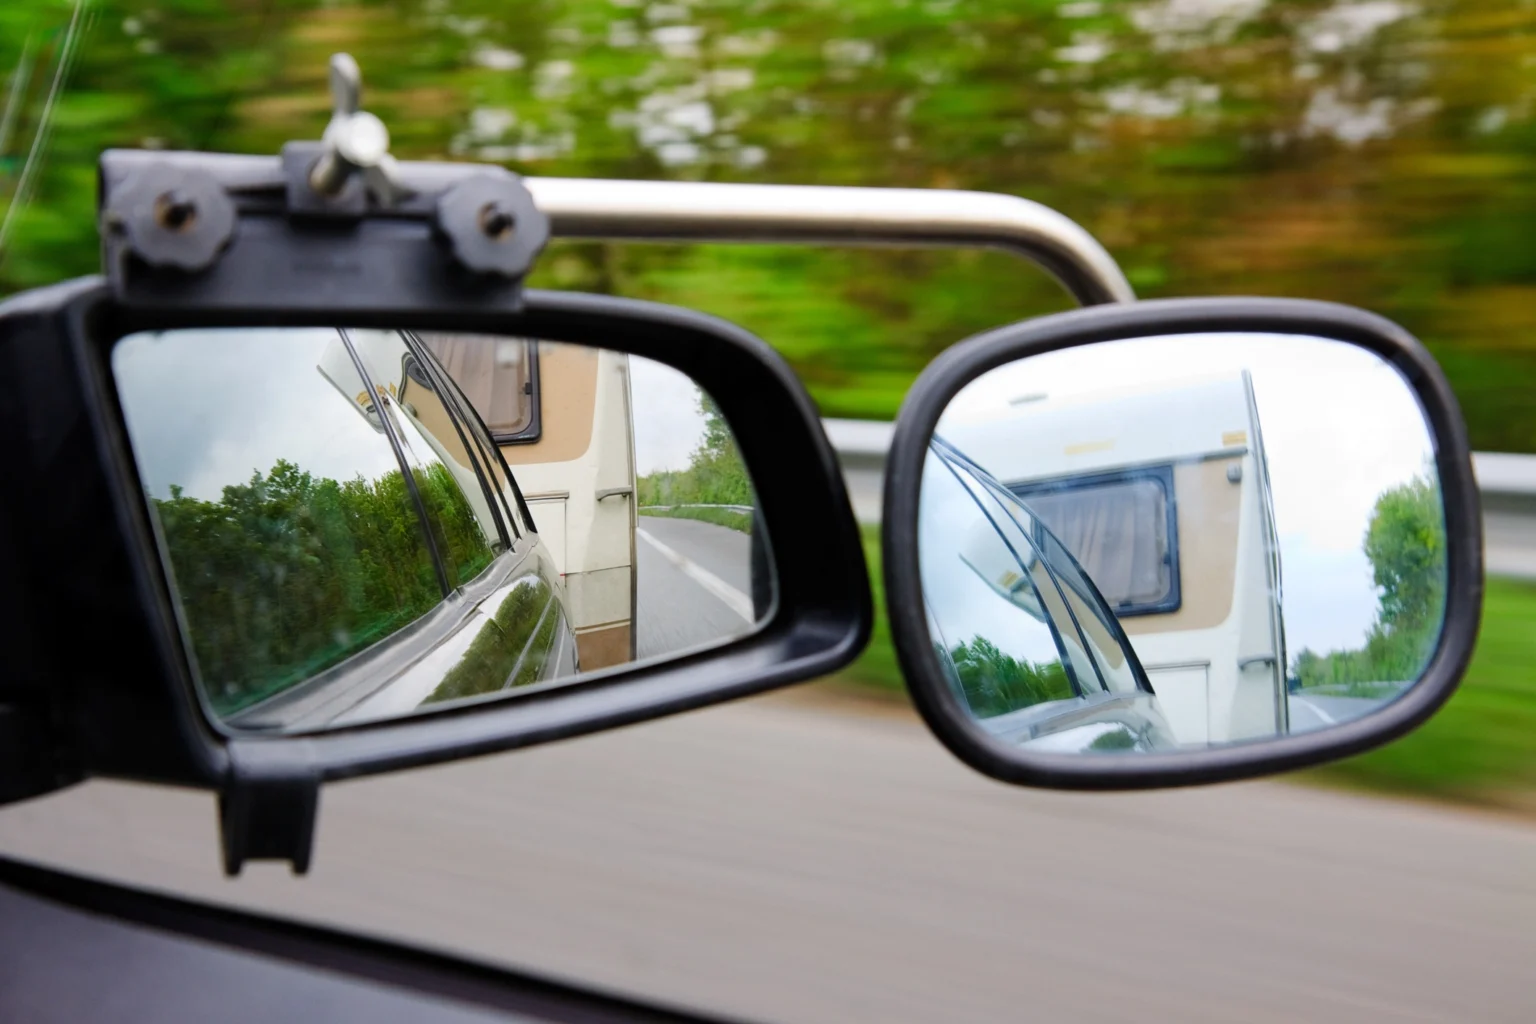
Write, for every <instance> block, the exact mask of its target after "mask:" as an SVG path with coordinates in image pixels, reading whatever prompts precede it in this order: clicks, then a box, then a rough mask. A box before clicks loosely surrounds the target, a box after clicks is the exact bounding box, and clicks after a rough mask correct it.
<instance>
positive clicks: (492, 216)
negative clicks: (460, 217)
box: [480, 203, 517, 242]
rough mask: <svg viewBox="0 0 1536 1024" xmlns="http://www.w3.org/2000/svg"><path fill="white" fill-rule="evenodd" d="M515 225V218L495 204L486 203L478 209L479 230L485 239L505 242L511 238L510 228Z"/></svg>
mask: <svg viewBox="0 0 1536 1024" xmlns="http://www.w3.org/2000/svg"><path fill="white" fill-rule="evenodd" d="M516 223H517V218H516V217H514V216H513V215H512V214H510V213H508V212H507V211H506V210H503V209H502V208H501V207H500V206H498V205H497V204H495V203H486V204H485V205H484V206H482V207H481V208H480V230H481V231H483V232H484V233H485V236H486V237H487V238H493V239H495V240H496V241H498V242H503V241H506V240H507V239H508V238H510V237H511V235H512V227H513V225H515V224H516Z"/></svg>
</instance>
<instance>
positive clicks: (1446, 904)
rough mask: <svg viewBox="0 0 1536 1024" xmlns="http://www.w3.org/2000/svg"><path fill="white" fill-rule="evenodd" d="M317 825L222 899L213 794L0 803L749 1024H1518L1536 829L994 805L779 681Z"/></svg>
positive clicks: (880, 730) (1068, 804) (1323, 805)
mask: <svg viewBox="0 0 1536 1024" xmlns="http://www.w3.org/2000/svg"><path fill="white" fill-rule="evenodd" d="M792 693H793V691H792ZM321 812H322V813H321V819H320V825H319V834H318V843H319V845H318V849H317V855H316V862H315V867H314V872H313V874H312V875H311V876H310V877H309V878H307V879H294V878H291V877H289V876H288V874H287V871H286V869H284V868H279V867H277V866H274V865H254V866H252V867H249V868H248V869H247V875H246V876H245V877H243V878H241V879H239V880H236V881H226V880H224V879H223V878H221V877H220V876H219V874H218V868H217V852H216V848H215V826H214V804H213V798H212V797H211V796H207V795H202V794H194V793H183V792H175V791H169V790H159V789H153V788H149V787H143V786H133V785H128V784H108V783H92V784H88V785H86V786H83V787H79V788H77V789H75V790H72V791H69V792H67V793H63V794H59V795H56V796H54V797H50V798H47V799H45V800H41V801H34V802H31V803H27V804H21V805H17V806H12V807H9V808H5V809H3V810H0V849H3V850H5V851H7V852H10V853H12V854H14V855H18V856H22V857H26V858H30V859H35V860H41V861H47V862H50V863H54V864H60V865H65V866H69V867H72V868H75V869H77V870H81V871H84V872H87V873H90V874H94V875H101V876H107V877H112V878H118V879H123V880H128V881H132V882H134V883H138V884H144V885H148V886H151V887H155V888H160V889H166V890H172V891H178V892H183V893H191V894H194V895H197V896H200V897H203V898H208V899H214V900H220V901H225V902H228V903H232V904H240V905H246V906H252V907H256V908H260V909H264V910H267V911H270V912H274V913H279V914H285V915H292V916H294V917H299V918H305V919H309V920H315V921H323V922H327V923H331V924H337V925H341V926H344V927H349V928H355V929H358V930H361V931H365V932H370V933H375V934H381V935H386V936H393V937H397V938H399V939H402V940H405V941H408V942H411V943H416V944H419V945H423V946H428V947H435V948H439V949H445V950H450V951H457V952H460V953H462V954H465V955H469V956H471V957H475V958H479V959H483V960H486V961H492V962H498V963H506V964H515V965H519V966H522V967H525V968H532V969H535V970H539V971H542V972H545V973H551V974H557V975H564V976H569V977H576V978H583V979H586V980H587V981H588V982H589V983H593V984H597V985H601V986H606V987H610V988H615V989H622V990H625V991H629V992H634V993H639V994H641V995H645V996H649V997H651V998H655V999H661V1000H666V1001H670V1002H674V1003H682V1004H687V1005H691V1006H695V1007H698V1008H702V1009H706V1010H713V1011H716V1012H723V1013H729V1014H734V1015H737V1016H741V1017H746V1018H750V1019H760V1020H782V1021H809V1022H818V1021H828V1022H831V1021H836V1022H847V1021H882V1022H886V1021H946V1022H947V1021H962V1020H964V1021H972V1020H983V1021H990V1020H999V1021H1003V1020H1006V1021H1018V1020H1043V1021H1135V1022H1138V1024H1145V1022H1147V1021H1164V1020H1178V1021H1222V1022H1231V1021H1298V1020H1306V1021H1349V1022H1356V1021H1365V1020H1369V1021H1457V1022H1460V1021H1472V1020H1475V1021H1529V1020H1533V1019H1536V987H1533V986H1532V984H1531V982H1530V973H1529V972H1530V965H1531V963H1532V962H1536V871H1533V870H1532V866H1533V865H1536V827H1533V826H1531V825H1528V824H1525V823H1522V822H1518V821H1510V820H1506V819H1501V818H1493V817H1489V816H1480V815H1475V814H1470V813H1461V812H1454V811H1446V810H1438V809H1433V808H1428V807H1423V806H1417V805H1409V804H1401V803H1395V802H1390V801H1384V800H1371V799H1366V798H1361V797H1355V796H1348V795H1340V794H1336V793H1330V792H1324V791H1317V790H1311V789H1306V788H1302V787H1298V786H1287V785H1284V784H1279V783H1249V784H1242V785H1232V786H1222V787H1215V788H1206V789H1196V790H1187V791H1175V792H1163V793H1140V794H1117V795H1086V794H1061V793H1047V792H1036V791H1031V790H1021V789H1012V788H1008V787H1005V786H1001V785H998V784H995V783H992V782H989V781H987V780H985V779H982V778H981V777H979V776H977V775H975V774H973V773H971V772H970V771H969V770H968V769H966V768H964V767H963V766H961V765H960V764H959V763H958V762H956V761H954V760H953V759H952V758H950V756H949V755H948V754H946V753H945V752H944V751H942V750H941V749H940V748H939V747H938V746H937V745H936V744H935V743H934V741H933V740H931V739H930V738H929V737H928V736H927V734H926V733H925V732H923V731H922V729H921V727H920V726H919V725H917V724H916V723H915V722H914V721H912V720H911V719H910V718H909V717H908V716H906V715H904V714H895V713H891V712H874V713H871V712H867V711H865V710H863V709H857V708H856V709H853V710H849V709H847V708H845V707H843V706H841V705H831V706H825V705H823V704H818V703H815V702H814V701H813V699H812V697H810V696H807V695H805V694H804V691H801V695H800V696H799V697H794V696H778V697H773V698H768V699H759V700H756V701H749V702H741V703H737V704H733V705H728V706H725V707H722V708H716V709H713V710H709V711H704V712H699V713H695V714H691V715H685V716H682V717H679V718H674V719H669V720H666V721H662V722H656V723H651V724H648V725H644V726H638V727H635V728H631V729H626V730H621V731H619V732H616V733H609V734H606V735H601V736H596V737H590V738H587V739H583V740H578V741H573V742H569V743H564V744H556V745H552V746H547V747H543V748H538V749H535V750H529V751H525V752H522V753H516V754H512V755H505V756H500V757H495V758H487V759H483V760H479V761H474V762H469V763H461V764H456V765H448V766H444V767H442V768H437V769H430V770H423V771H417V772H411V773H407V774H404V775H400V776H395V777H385V778H379V779H369V780H360V781H356V782H349V783H345V784H341V785H337V786H333V787H330V788H328V789H327V790H326V792H325V795H324V797H323V799H322V801H321Z"/></svg>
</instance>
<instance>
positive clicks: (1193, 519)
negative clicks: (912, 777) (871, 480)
mask: <svg viewBox="0 0 1536 1024" xmlns="http://www.w3.org/2000/svg"><path fill="white" fill-rule="evenodd" d="M885 488H886V490H885V510H884V529H885V533H884V565H885V574H886V587H887V593H888V607H889V609H890V617H891V626H892V629H891V633H892V636H893V638H894V640H895V644H896V649H897V653H898V656H899V658H900V661H901V665H902V668H903V670H904V672H905V673H906V676H907V680H908V685H909V688H910V690H911V692H912V695H913V699H914V701H915V702H916V704H917V706H918V709H919V710H920V711H921V713H922V715H923V717H924V719H925V720H926V721H927V723H928V724H929V726H930V727H931V728H932V729H933V731H934V733H935V734H936V735H937V736H938V737H939V738H940V740H942V741H943V742H944V743H945V744H946V745H947V746H948V747H949V748H950V750H951V751H953V752H954V753H955V754H956V755H958V756H959V757H960V758H961V759H962V760H964V761H966V762H967V763H968V764H970V765H971V766H972V767H974V768H976V769H978V770H979V771H982V772H984V773H986V774H988V775H991V776H993V777H994V778H998V779H1002V780H1004V781H1008V782H1015V783H1020V784H1026V785H1037V786H1052V787H1058V788H1069V789H1131V788H1144V787H1155V786H1172V785H1186V784H1191V783H1199V782H1214V781H1218V780H1223V779H1236V778H1244V777H1249V776H1254V775H1260V774H1266V773H1269V772H1275V771H1280V770H1283V769H1288V768H1296V767H1301V766H1304V765H1310V764H1316V763H1319V762H1322V761H1327V760H1331V759H1334V758H1339V757H1343V756H1345V755H1347V754H1351V753H1355V752H1358V751H1362V750H1365V749H1368V748H1370V747H1373V746H1376V745H1378V744H1380V743H1384V742H1386V741H1387V740H1389V739H1391V738H1393V737H1395V736H1398V735H1401V734H1402V733H1404V732H1406V731H1408V730H1410V729H1412V728H1414V727H1415V726H1416V725H1418V724H1419V723H1421V722H1423V721H1424V720H1425V719H1426V718H1428V717H1429V716H1430V715H1431V714H1433V713H1434V711H1435V710H1436V709H1437V708H1438V707H1439V706H1440V705H1441V704H1442V703H1443V702H1444V701H1445V700H1446V699H1447V698H1448V697H1449V696H1450V694H1451V692H1452V691H1453V690H1454V689H1455V686H1456V683H1457V682H1458V680H1459V679H1460V677H1461V674H1462V672H1463V671H1464V669H1465V667H1466V664H1467V660H1468V658H1469V657H1470V654H1471V650H1472V645H1473V641H1474V638H1475V636H1476V633H1477V625H1478V618H1479V614H1480V611H1481V604H1482V586H1483V577H1482V538H1481V519H1480V515H1479V509H1478V497H1477V491H1476V488H1475V486H1474V483H1473V476H1472V468H1471V460H1470V454H1469V451H1468V446H1467V440H1466V431H1465V427H1464V424H1463V422H1462V419H1461V415H1460V413H1459V411H1458V410H1457V407H1456V403H1455V399H1454V397H1453V396H1452V394H1451V391H1450V388H1449V386H1448V385H1447V384H1446V381H1445V378H1444V376H1443V375H1442V374H1441V372H1440V370H1439V368H1438V366H1436V364H1435V362H1434V360H1433V359H1432V358H1431V357H1430V356H1429V354H1428V353H1427V352H1426V351H1425V349H1424V348H1423V347H1422V346H1421V345H1420V344H1419V343H1418V342H1417V341H1415V340H1414V339H1413V338H1412V337H1410V336H1409V335H1408V334H1407V333H1406V332H1405V331H1403V330H1402V329H1401V328H1400V327H1397V326H1396V325H1394V324H1392V323H1389V322H1388V321H1385V320H1383V319H1381V318H1379V317H1376V316H1373V315H1371V314H1368V313H1364V312H1361V311H1359V310H1355V309H1350V308H1347V307H1343V306H1336V305H1330V304H1325V303H1317V302H1303V301H1292V300H1275V299H1193V300H1172V301H1160V302H1143V303H1137V304H1135V305H1131V306H1121V307H1100V308H1096V309H1090V310H1081V311H1076V312H1072V313H1065V314H1061V315H1058V316H1051V317H1045V318H1042V319H1039V320H1033V321H1030V322H1027V323H1024V324H1017V325H1014V326H1011V327H1005V328H1002V329H999V330H995V331H992V332H989V333H987V334H983V335H980V336H978V337H975V338H972V339H970V340H969V341H966V342H963V343H962V344H960V345H957V346H955V347H954V348H952V349H950V350H948V351H947V352H945V353H944V354H943V355H942V356H941V357H940V358H939V359H937V360H935V361H934V362H933V364H932V365H930V366H929V367H928V369H927V370H926V371H925V372H924V373H923V375H922V376H921V377H920V378H919V380H918V382H917V383H916V385H915V386H914V387H913V389H912V391H911V393H910V394H909V395H908V397H907V400H906V403H905V404H904V406H903V408H902V411H901V415H900V418H899V420H898V422H897V426H896V432H895V436H894V439H893V444H892V448H891V453H890V457H889V463H888V469H887V477H886V484H885Z"/></svg>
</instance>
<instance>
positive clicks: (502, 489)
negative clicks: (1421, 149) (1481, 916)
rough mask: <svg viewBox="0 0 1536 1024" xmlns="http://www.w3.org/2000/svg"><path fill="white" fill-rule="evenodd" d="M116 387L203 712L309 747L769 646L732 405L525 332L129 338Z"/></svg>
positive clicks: (288, 331) (637, 364)
mask: <svg viewBox="0 0 1536 1024" xmlns="http://www.w3.org/2000/svg"><path fill="white" fill-rule="evenodd" d="M112 369H113V375H114V377H115V382H116V386H117V391H118V395H119V398H120V401H121V405H122V409H123V416H124V420H125V424H126V427H127V432H128V437H129V439H130V442H131V444H132V447H133V451H134V457H135V461H136V464H137V467H138V471H139V477H140V482H141V485H142V487H143V490H144V493H145V496H146V500H147V508H148V511H149V513H150V520H151V526H152V528H153V529H154V531H155V534H156V538H157V541H158V544H159V549H160V552H161V556H162V557H161V569H162V570H163V573H164V576H165V578H166V581H167V584H168V587H169V591H170V594H171V595H172V597H173V599H174V600H173V603H174V604H175V606H176V611H177V615H178V620H179V625H180V628H181V632H182V636H183V641H184V648H185V651H186V656H187V661H188V663H189V668H190V670H191V672H192V675H193V679H194V680H195V682H196V683H197V685H198V688H199V690H200V691H201V693H202V695H203V697H204V701H205V705H206V708H207V709H208V711H209V712H210V713H211V714H212V716H213V717H214V718H215V719H216V720H218V721H219V722H220V723H221V724H223V725H224V726H226V727H228V728H231V729H236V730H262V731H278V732H302V731H312V730H316V729H324V728H331V727H339V726H347V725H355V724H359V723H364V722H370V721H378V720H381V719H388V718H395V717H399V716H402V715H409V714H413V713H416V712H418V711H420V710H423V709H430V708H433V707H438V706H443V705H446V704H450V703H455V702H460V701H465V700H485V699H489V698H495V697H502V696H506V695H509V694H516V693H524V692H528V691H530V690H535V689H542V688H544V687H547V686H556V685H566V684H570V683H573V682H578V681H579V680H581V679H582V678H583V677H585V676H589V675H591V674H593V673H595V672H602V671H604V670H613V669H617V668H621V667H623V666H627V665H631V664H634V663H640V662H651V661H657V660H661V659H665V658H668V657H673V656H676V655H677V654H679V653H681V652H685V651H694V650H698V649H702V648H705V647H709V646H713V645H717V644H719V643H721V642H725V641H729V640H732V639H736V638H739V637H741V636H744V635H747V634H749V633H751V632H752V631H753V630H754V629H755V628H756V626H757V624H758V623H759V622H761V621H762V620H763V619H764V618H765V617H766V615H767V613H768V611H769V610H770V608H771V606H772V601H773V592H774V580H773V570H772V561H771V558H770V557H769V548H768V541H767V538H766V536H765V535H764V531H763V528H762V524H761V522H760V521H759V518H758V516H757V514H756V504H757V503H756V496H755V492H754V491H753V488H752V481H751V477H750V475H749V473H748V470H747V467H746V465H745V464H744V463H743V461H742V459H741V456H740V453H739V452H738V451H737V447H736V442H735V438H734V436H733V435H732V433H731V431H730V428H729V427H728V426H727V425H726V422H725V419H724V417H723V415H722V413H721V411H720V409H719V408H718V407H717V406H716V405H715V403H714V402H713V401H712V400H711V399H710V397H709V396H708V395H707V394H705V393H704V392H703V391H702V390H701V389H700V388H699V387H698V386H697V385H695V384H694V382H693V381H691V380H690V379H688V377H686V376H685V375H683V374H681V373H679V372H677V371H676V370H673V369H671V368H670V367H667V366H665V365H663V364H661V363H657V362H654V361H651V360H647V359H642V358H640V357H636V356H630V355H627V354H625V353H622V352H614V351H610V350H606V349H602V348H594V347H586V346H582V345H574V344H564V343H556V342H549V341H538V340H533V339H526V338H506V337H490V336H480V335H465V334H446V333H439V332H426V331H423V332H406V331H395V330H377V329H360V328H350V329H335V328H238V329H196V330H176V331H167V332H161V333H141V334H134V335H129V336H128V337H126V338H123V339H122V340H121V341H120V342H118V344H117V346H116V347H115V348H114V349H113V353H112Z"/></svg>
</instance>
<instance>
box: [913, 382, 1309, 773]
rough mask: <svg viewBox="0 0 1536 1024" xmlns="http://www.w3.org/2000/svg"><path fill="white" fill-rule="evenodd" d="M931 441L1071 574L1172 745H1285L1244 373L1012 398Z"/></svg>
mask: <svg viewBox="0 0 1536 1024" xmlns="http://www.w3.org/2000/svg"><path fill="white" fill-rule="evenodd" d="M941 430H943V432H944V434H945V436H946V437H947V438H948V439H949V440H950V441H951V442H953V443H954V444H955V445H956V446H957V447H958V448H960V449H961V450H962V451H964V452H965V453H966V454H967V455H969V456H970V457H971V458H973V459H974V460H975V461H976V462H977V463H979V464H980V465H982V466H984V467H986V468H987V469H988V470H989V471H990V472H992V473H993V475H995V476H996V477H997V478H998V479H999V480H1001V481H1003V482H1004V483H1005V484H1006V485H1007V486H1008V488H1009V489H1010V490H1012V491H1013V492H1014V493H1015V494H1017V495H1019V497H1020V498H1022V499H1023V500H1024V501H1025V503H1026V504H1027V505H1029V507H1030V508H1031V509H1032V510H1033V511H1034V512H1035V514H1036V515H1037V516H1038V517H1039V518H1040V519H1041V520H1042V521H1043V522H1044V523H1045V525H1046V526H1047V527H1049V529H1050V530H1051V531H1052V532H1054V533H1055V534H1056V535H1057V536H1058V537H1060V538H1061V540H1062V542H1063V543H1064V544H1065V545H1066V546H1067V549H1068V550H1070V551H1071V552H1072V554H1073V555H1074V556H1075V557H1076V558H1077V559H1078V560H1079V562H1081V563H1082V565H1083V567H1084V568H1085V569H1086V570H1087V571H1088V574H1089V575H1090V576H1091V577H1092V578H1093V580H1094V582H1095V583H1096V584H1097V585H1098V587H1099V590H1100V591H1101V592H1102V593H1103V594H1104V596H1105V598H1106V599H1107V600H1108V602H1109V603H1110V605H1111V606H1112V607H1113V608H1114V609H1115V613H1116V615H1117V616H1118V617H1119V618H1120V621H1121V623H1122V625H1123V626H1124V628H1125V631H1126V633H1127V634H1128V635H1129V636H1130V639H1131V642H1132V644H1133V645H1134V646H1135V648H1136V652H1137V654H1138V655H1139V656H1140V659H1141V662H1142V664H1143V666H1144V667H1145V668H1146V670H1147V674H1148V676H1149V677H1150V679H1151V681H1152V686H1153V688H1154V690H1156V692H1157V695H1158V700H1159V702H1160V704H1161V705H1162V708H1163V713H1164V714H1165V716H1166V717H1167V719H1168V722H1169V724H1170V725H1171V726H1172V728H1173V731H1174V733H1175V734H1176V735H1177V737H1178V739H1179V742H1180V743H1187V744H1204V743H1224V742H1230V741H1233V740H1240V739H1245V738H1251V737H1259V736H1272V735H1275V734H1276V733H1283V732H1285V731H1286V728H1287V717H1286V691H1285V672H1284V667H1285V650H1284V633H1283V628H1282V624H1281V618H1280V557H1279V548H1278V544H1277V541H1276V534H1275V525H1274V512H1273V505H1272V502H1271V499H1270V492H1269V478H1268V469H1267V466H1266V463H1265V459H1264V447H1263V440H1262V438H1261V436H1260V433H1259V419H1258V410H1257V406H1256V405H1255V403H1254V398H1253V386H1252V382H1251V380H1250V379H1249V377H1248V374H1247V373H1242V374H1231V375H1225V376H1221V377H1210V378H1204V379H1199V380H1183V381H1173V382H1167V383H1163V384H1159V385H1158V386H1156V387H1155V388H1139V389H1134V390H1131V389H1128V390H1124V391H1116V392H1099V393H1096V394H1091V395H1072V396H1063V397H1061V398H1059V399H1052V398H1051V396H1049V395H1040V396H1037V395H1027V396H1019V397H1017V398H1014V399H1013V400H1012V401H1011V402H1010V408H1009V410H1008V412H1006V413H1004V414H1002V415H1001V416H999V417H995V418H994V417H989V418H988V419H987V420H986V421H984V422H977V423H957V424H953V425H951V424H945V425H944V426H942V427H941Z"/></svg>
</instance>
